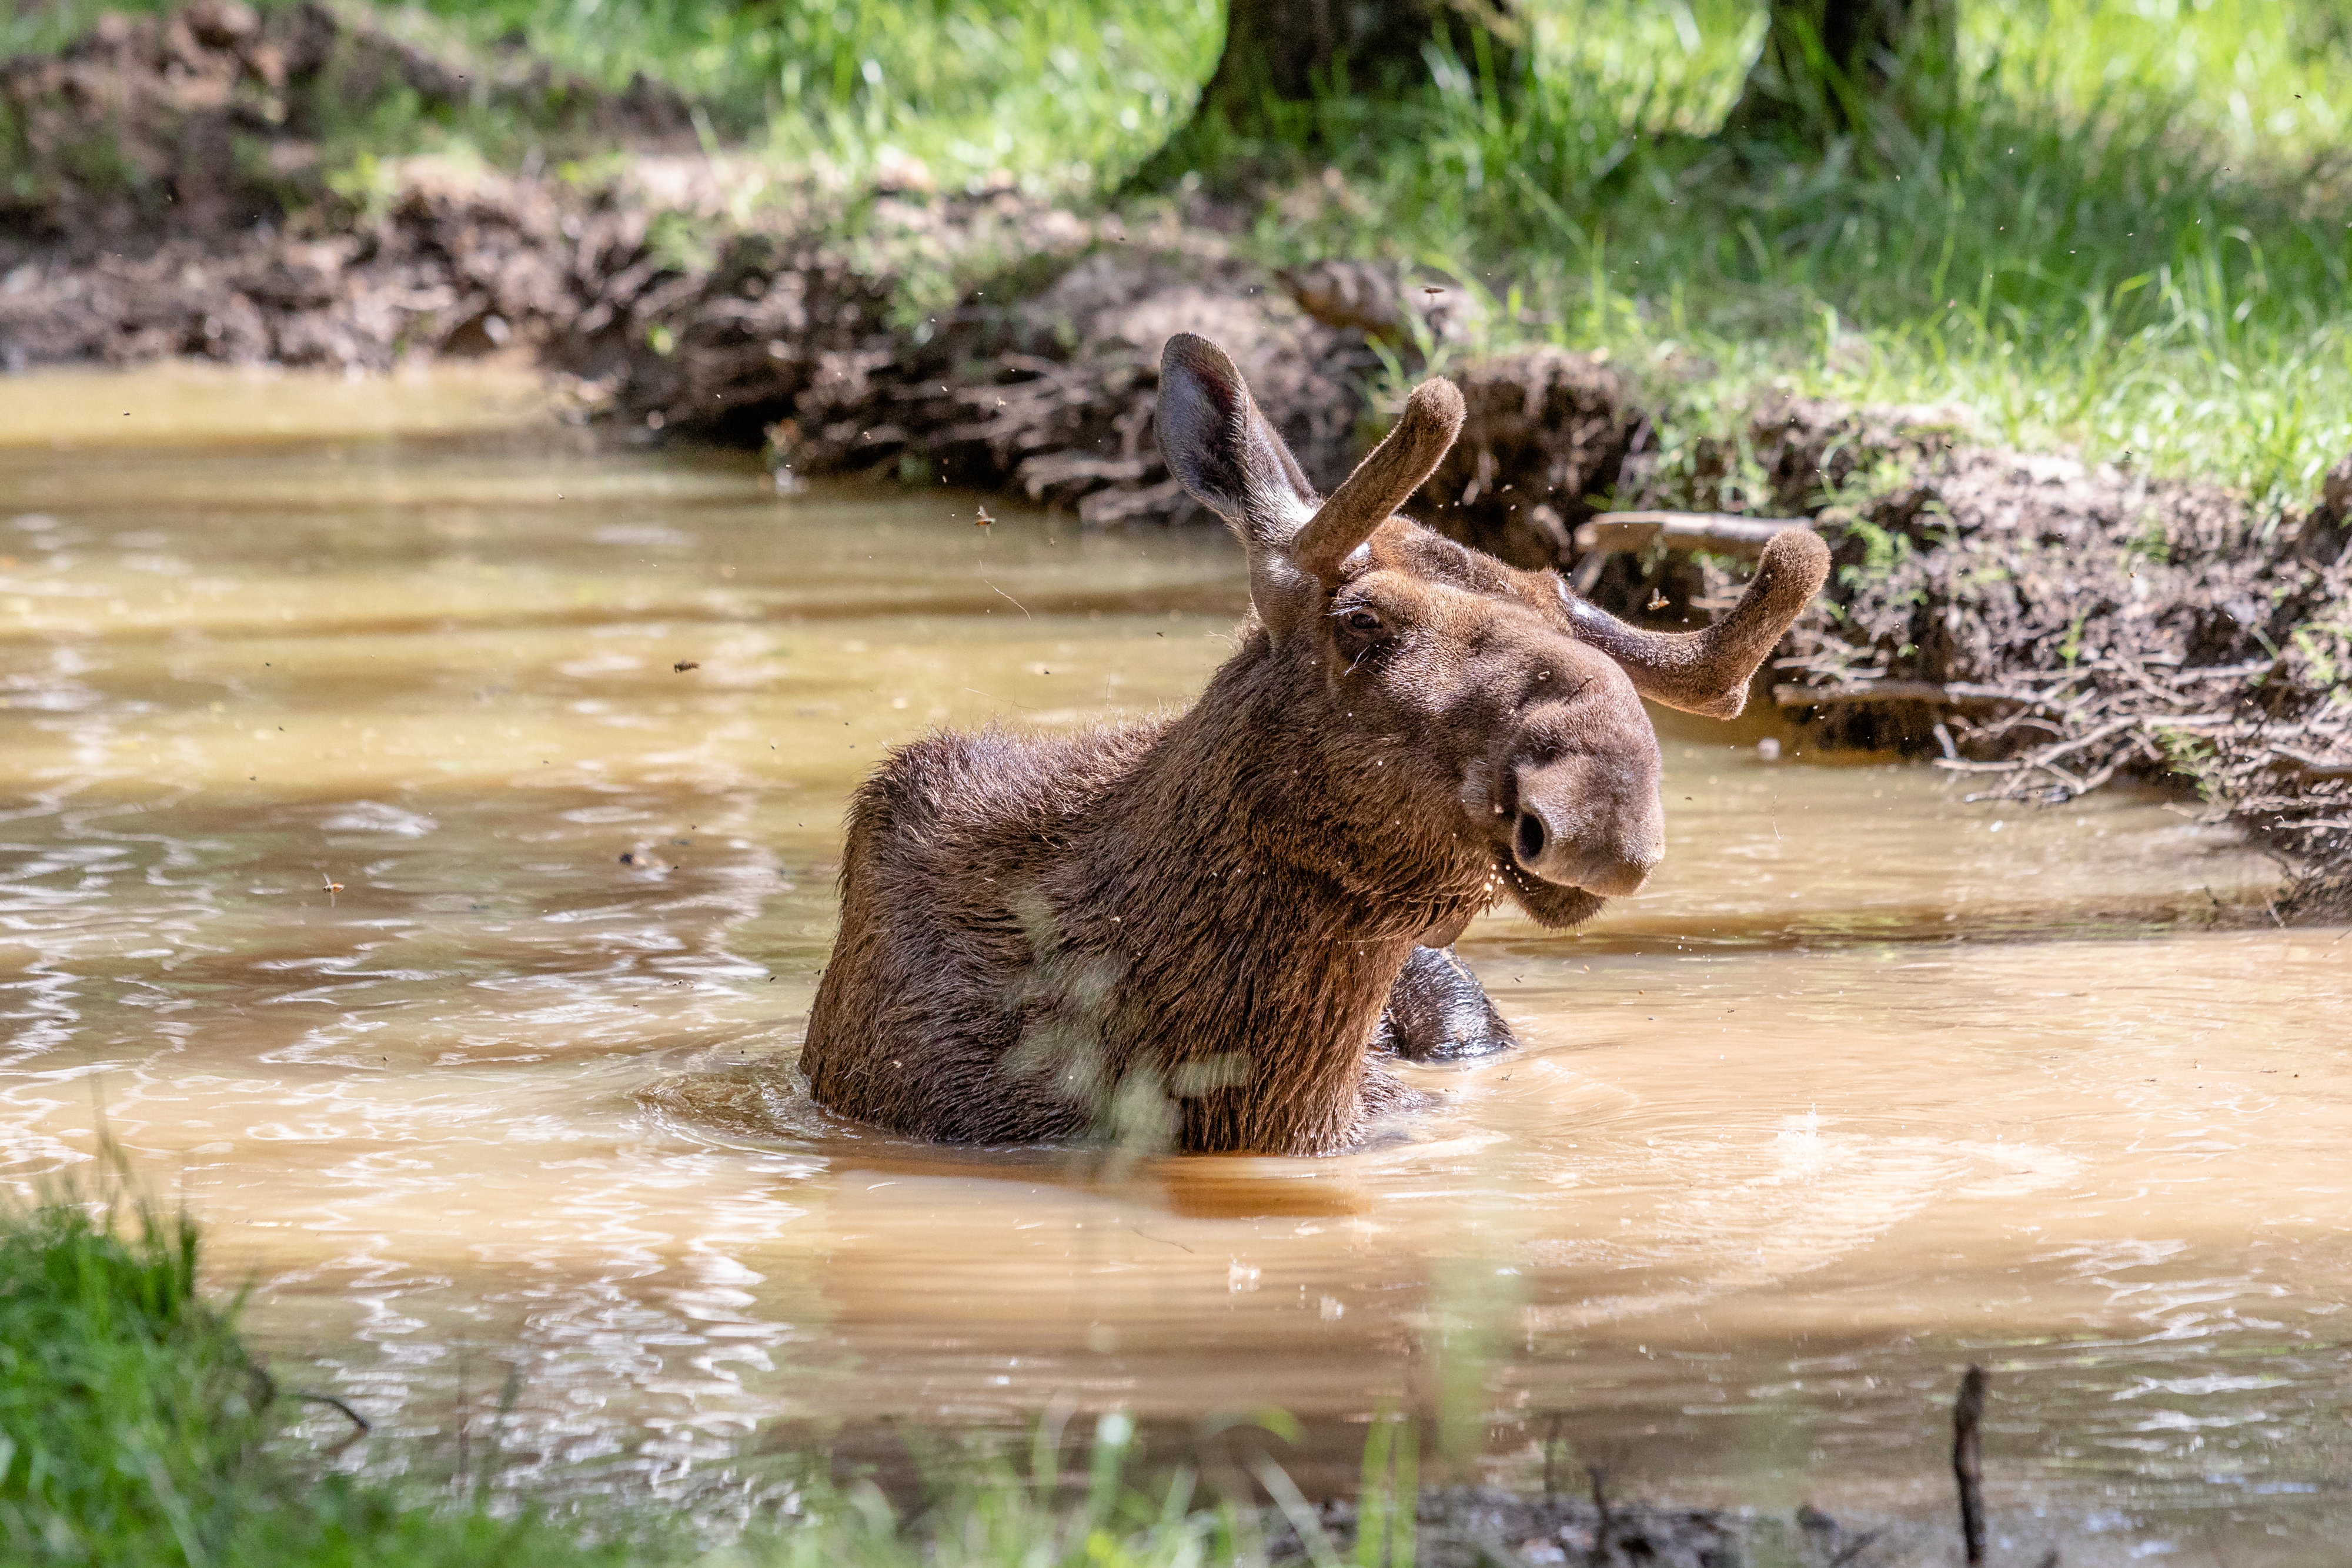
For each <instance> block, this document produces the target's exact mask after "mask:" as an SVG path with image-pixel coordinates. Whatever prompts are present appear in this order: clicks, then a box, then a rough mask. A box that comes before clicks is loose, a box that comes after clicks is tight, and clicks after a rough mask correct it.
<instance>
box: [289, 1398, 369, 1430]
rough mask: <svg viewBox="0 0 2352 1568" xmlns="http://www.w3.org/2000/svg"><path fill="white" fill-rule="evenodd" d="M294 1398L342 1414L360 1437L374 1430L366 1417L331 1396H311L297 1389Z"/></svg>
mask: <svg viewBox="0 0 2352 1568" xmlns="http://www.w3.org/2000/svg"><path fill="white" fill-rule="evenodd" d="M294 1397H295V1398H297V1399H301V1400H305V1401H308V1402H309V1403H310V1404H312V1405H324V1406H328V1407H329V1408H331V1409H334V1410H339V1411H341V1412H342V1414H343V1416H345V1418H347V1419H348V1420H349V1421H350V1422H351V1424H352V1426H354V1427H358V1428H359V1434H358V1435H359V1436H361V1437H365V1436H367V1435H368V1434H369V1433H370V1432H373V1431H374V1430H375V1427H373V1425H371V1424H370V1423H369V1421H368V1418H367V1417H366V1416H362V1415H361V1414H360V1413H359V1412H358V1411H356V1410H354V1409H352V1407H351V1406H349V1405H346V1404H344V1403H343V1402H342V1401H341V1400H340V1399H338V1398H336V1397H335V1396H333V1395H331V1394H312V1393H310V1392H308V1391H306V1390H303V1389H299V1388H298V1389H296V1390H295V1391H294Z"/></svg>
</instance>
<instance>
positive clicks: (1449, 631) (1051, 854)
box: [801, 334, 1829, 1155]
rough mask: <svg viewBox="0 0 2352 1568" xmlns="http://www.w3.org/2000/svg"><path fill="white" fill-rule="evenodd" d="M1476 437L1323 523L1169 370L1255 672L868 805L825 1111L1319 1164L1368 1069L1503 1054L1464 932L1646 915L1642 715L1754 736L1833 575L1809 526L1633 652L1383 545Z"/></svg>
mask: <svg viewBox="0 0 2352 1568" xmlns="http://www.w3.org/2000/svg"><path fill="white" fill-rule="evenodd" d="M1463 417H1464V409H1463V402H1462V395H1461V393H1460V392H1459V391H1457V390H1456V389H1455V388H1454V385H1453V384H1452V383H1451V382H1445V381H1442V380H1433V381H1430V382H1424V383H1423V384H1422V385H1421V386H1419V387H1418V388H1416V389H1415V390H1414V391H1413V392H1412V395H1411V396H1410V398H1409V399H1408V400H1407V402H1406V403H1405V407H1404V412H1403V414H1402V418H1400V420H1399V421H1398V423H1397V424H1396V426H1395V427H1394V429H1392V430H1391V432H1390V434H1389V435H1388V436H1387V438H1386V439H1385V440H1383V441H1382V442H1381V444H1379V445H1378V446H1377V447H1376V448H1374V449H1373V451H1372V452H1371V453H1370V455H1368V456H1366V457H1365V458H1364V460H1363V461H1362V463H1361V464H1360V465H1359V466H1358V467H1357V468H1356V470H1355V472H1354V473H1352V474H1351V475H1349V476H1348V478H1347V479H1346V480H1345V481H1344V482H1343V483H1342V484H1341V485H1340V486H1339V488H1338V489H1337V490H1335V491H1333V492H1332V494H1331V496H1330V497H1329V498H1328V499H1320V500H1318V497H1317V496H1316V495H1315V492H1314V490H1313V489H1312V488H1311V487H1310V486H1309V485H1308V483H1307V476H1306V475H1305V473H1304V471H1303V470H1302V469H1301V468H1300V467H1299V465H1298V463H1297V459H1295V458H1294V457H1293V456H1292V455H1291V454H1290V451H1289V449H1288V448H1287V447H1286V445H1284V444H1283V442H1282V438H1281V437H1280V436H1279V435H1278V434H1276V432H1275V430H1274V428H1273V426H1272V425H1271V424H1270V423H1268V422H1267V421H1266V419H1265V415H1264V414H1263V413H1261V412H1260V411H1259V409H1258V408H1257V406H1256V404H1255V402H1253V400H1252V399H1251V397H1250V393H1249V389H1248V388H1247V386H1246V385H1244V382H1243V379H1242V376H1241V373H1240V371H1237V370H1236V369H1235V368H1234V363H1233V361H1231V360H1230V359H1228V358H1227V357H1226V355H1225V354H1224V353H1223V351H1222V350H1219V349H1218V348H1216V347H1215V346H1214V345H1213V344H1212V343H1210V342H1209V341H1208V340H1205V339H1202V338H1197V337H1193V336H1191V335H1189V334H1185V335H1180V336H1178V337H1175V338H1173V339H1171V340H1170V341H1169V343H1168V345H1167V348H1166V350H1165V351H1164V354H1163V357H1162V361H1161V366H1160V401H1159V410H1158V422H1159V430H1160V445H1161V448H1162V450H1163V451H1164V453H1165V454H1166V456H1167V459H1168V464H1169V466H1170V467H1171V469H1172V470H1173V471H1174V473H1175V475H1176V476H1177V478H1178V479H1180V480H1181V482H1182V484H1183V486H1184V487H1185V488H1186V489H1187V490H1188V491H1189V492H1190V493H1191V494H1192V496H1193V497H1195V498H1196V499H1198V500H1199V501H1200V502H1201V503H1202V505H1203V506H1205V507H1209V508H1210V509H1211V510H1213V511H1214V512H1216V513H1218V514H1219V515H1221V516H1222V517H1223V518H1224V519H1225V520H1226V521H1227V522H1228V523H1229V524H1230V526H1231V527H1232V528H1234V531H1235V532H1236V533H1237V534H1238V535H1239V536H1240V538H1241V541H1242V543H1243V545H1244V548H1245V550H1246V552H1247V556H1248V564H1249V591H1250V606H1251V608H1250V612H1249V613H1248V615H1247V616H1246V617H1245V618H1244V621H1243V622H1242V624H1241V627H1240V630H1239V632H1238V634H1237V636H1236V639H1235V641H1236V646H1235V650H1234V653H1233V655H1232V657H1231V658H1229V659H1227V660H1226V662H1225V663H1224V664H1223V666H1222V667H1220V668H1219V669H1218V671H1217V672H1216V674H1214V675H1213V677H1212V678H1211V680H1210V682H1209V685H1208V688H1207V690H1206V691H1204V692H1203V693H1202V695H1201V698H1200V700H1199V701H1198V702H1196V703H1195V704H1194V705H1193V706H1192V708H1191V709H1190V710H1188V711H1186V712H1184V713H1182V714H1181V715H1178V716H1174V717H1171V718H1157V719H1149V720H1144V721H1141V722H1138V723H1130V724H1123V725H1118V726H1109V727H1101V728H1096V729H1091V730H1088V731H1086V732H1084V733H1080V734H1073V735H1065V736H1036V735H1021V734H1013V733H1008V732H1005V731H1003V730H998V729H993V728H992V729H989V730H987V731H983V732H982V733H978V734H971V733H953V732H950V733H937V734H933V735H931V736H929V737H925V738H923V739H920V740H918V741H915V742H913V743H912V744H910V745H908V746H906V747H902V748H901V749H899V750H898V751H897V752H895V753H894V754H892V756H891V757H890V758H888V759H887V761H886V762H885V763H884V764H883V765H882V767H881V768H879V769H878V770H877V772H876V773H875V774H874V775H873V776H872V777H871V778H869V779H866V782H865V783H864V785H863V786H862V787H861V788H860V789H859V790H858V792H857V794H856V800H855V801H854V803H853V805H852V807H851V810H850V815H849V826H848V838H847V844H846V848H845V853H844V858H843V863H842V872H841V894H842V908H841V932H840V936H839V938H838V941H837V944H836V946H835V949H834V953H833V956H832V959H831V961H830V963H829V964H828V965H827V966H826V968H825V972H824V980H823V981H822V983H821V984H820V985H819V987H818V989H817V996H816V1002H815V1006H814V1010H813V1011H812V1013H811V1015H810V1019H809V1029H808V1041H807V1045H806V1048H805V1050H804V1051H803V1055H802V1057H801V1065H802V1070H803V1072H804V1073H805V1074H806V1077H807V1080H808V1084H809V1088H810V1091H811V1092H812V1093H813V1094H814V1097H815V1099H816V1100H817V1102H818V1103H821V1104H823V1105H824V1106H825V1107H827V1108H828V1109H830V1110H832V1111H834V1112H835V1113H839V1114H842V1115H844V1116H847V1117H851V1118H854V1119H856V1120H859V1121H863V1122H867V1123H873V1124H880V1125H882V1126H884V1127H888V1128H892V1129H895V1130H897V1131H898V1132H901V1133H905V1134H913V1135H916V1136H919V1137H923V1138H928V1139H932V1140H937V1141H942V1142H953V1143H983V1144H1020V1143H1043V1142H1054V1141H1061V1140H1067V1139H1076V1138H1087V1137H1097V1138H1100V1137H1114V1138H1119V1139H1140V1140H1144V1141H1146V1142H1148V1143H1150V1145H1152V1146H1155V1147H1159V1148H1172V1149H1176V1150H1181V1151H1190V1152H1247V1153H1257V1154H1272V1155H1326V1154H1332V1153H1336V1152H1340V1151H1344V1150H1347V1149H1349V1148H1350V1147H1352V1146H1355V1145H1358V1144H1359V1143H1360V1141H1361V1140H1362V1138H1363V1137H1364V1135H1365V1133H1366V1129H1367V1125H1368V1124H1369V1123H1370V1120H1371V1119H1372V1118H1374V1117H1376V1116H1378V1115H1380V1114H1381V1113H1383V1112H1385V1111H1391V1110H1394V1109H1398V1108H1400V1107H1402V1106H1406V1105H1409V1104H1411V1103H1413V1102H1414V1101H1415V1100H1416V1099H1417V1098H1418V1097H1417V1096H1416V1095H1415V1094H1414V1093H1413V1092H1412V1091H1411V1090H1410V1089H1408V1088H1407V1087H1406V1086H1405V1084H1404V1083H1403V1082H1402V1081H1401V1080H1399V1079H1398V1078H1396V1077H1395V1076H1394V1075H1393V1074H1391V1073H1390V1072H1387V1071H1383V1070H1382V1069H1381V1066H1380V1065H1379V1063H1378V1061H1376V1060H1375V1058H1376V1057H1378V1056H1381V1055H1383V1054H1387V1053H1390V1052H1393V1053H1395V1054H1397V1055H1400V1056H1403V1057H1407V1058H1413V1057H1427V1056H1433V1055H1446V1054H1452V1053H1454V1051H1458V1050H1459V1049H1461V1047H1462V1046H1463V1045H1464V1044H1466V1045H1468V1046H1470V1047H1473V1048H1497V1047H1500V1046H1502V1045H1506V1044H1507V1043H1509V1034H1508V1030H1507V1029H1506V1028H1505V1027H1504V1026H1503V1025H1502V1024H1501V1021H1500V1019H1498V1018H1496V1016H1495V1015H1494V1013H1493V1011H1492V1009H1491V1008H1490V1007H1489V1006H1488V1005H1487V1003H1486V998H1485V994H1484V992H1483V991H1481V990H1480V989H1479V988H1478V987H1477V985H1476V982H1475V979H1474V978H1473V977H1470V976H1469V974H1468V972H1467V971H1466V970H1465V969H1463V968H1462V967H1460V966H1459V964H1458V963H1456V962H1454V959H1453V957H1452V955H1451V953H1450V951H1448V950H1447V949H1450V946H1451V945H1452V943H1453V942H1454V938H1455V936H1457V935H1458V934H1459V933H1460V932H1461V931H1462V930H1463V928H1464V927H1465V925H1467V924H1468V923H1469V921H1470V918H1471V917H1472V916H1473V915H1475V914H1476V913H1477V912H1478V911H1479V910H1481V909H1482V908H1485V907H1486V906H1487V905H1489V904H1495V903H1497V902H1499V901H1501V900H1502V899H1505V898H1508V899H1509V900H1511V901H1513V902H1514V903H1516V904H1517V905H1518V906H1519V907H1520V908H1521V909H1523V910H1525V911H1526V912H1527V913H1528V915H1531V916H1533V917H1534V918H1535V919H1536V920H1537V921H1538V922H1539V923H1540V924H1542V925H1546V926H1551V927H1562V926H1569V925H1575V924H1576V923H1578V922H1579V921H1581V920H1584V919H1587V918H1588V917H1590V916H1591V915H1592V914H1593V913H1594V912H1595V911H1596V910H1598V909H1600V908H1601V905H1602V904H1603V902H1604V901H1605V900H1607V899H1609V898H1612V897H1621V896H1623V895H1625V894H1631V893H1633V892H1634V891H1635V890H1636V889H1638V888H1639V887H1641V885H1642V883H1643V880H1644V879H1645V878H1647V876H1648V875H1649V873H1650V872H1651V870H1652V869H1653V868H1654V866H1656V864H1657V863H1658V860H1659V857H1660V856H1661V854H1662V853H1663V852H1664V805H1663V804H1662V802H1661V800H1660V796H1659V771H1660V759H1659V754H1658V741H1657V735H1656V732H1655V731H1654V729H1653V727H1651V724H1650V720H1649V716H1648V715H1647V714H1646V713H1645V712H1644V710H1643V706H1642V704H1641V701H1640V699H1641V698H1642V697H1643V696H1647V697H1650V698H1652V699H1654V700H1655V701H1658V702H1660V703H1663V704H1665V705H1666V706H1671V707H1675V708H1681V709H1684V710H1685V711H1688V712H1692V713H1699V714H1706V715H1711V716H1717V717H1729V716H1733V715H1736V714H1737V713H1738V711H1739V710H1740V707H1741V706H1742V705H1743V703H1744V702H1745V699H1746V696H1747V689H1748V679H1749V677H1750V676H1751V675H1752V674H1754V672H1755V670H1756V667H1757V665H1758V664H1759V663H1760V662H1761V661H1762V660H1763V658H1764V656H1765V655H1766V654H1767V653H1769V652H1770V650H1771V648H1772V646H1773V645H1774V644H1775V643H1778V642H1779V641H1780V636H1781V634H1782V633H1783V632H1786V631H1787V630H1788V627H1789V624H1790V622H1792V621H1793V620H1795V619H1796V617H1797V616H1798V614H1799V613H1800V612H1802V611H1803V609H1804V607H1805V605H1806V604H1807V603H1808V602H1809V601H1811V598H1812V596H1813V594H1814V593H1815V592H1816V591H1818V590H1819V589H1820V587H1821V585H1822V579H1823V578H1824V576H1825V575H1826V573H1827V571H1828V567H1829V554H1828V550H1827V549H1826V548H1825V547H1824V546H1823V544H1822V541H1821V539H1820V538H1819V537H1818V536H1816V535H1814V534H1812V533H1811V532H1810V531H1808V530H1804V529H1791V530H1790V531H1788V532H1784V533H1782V534H1780V536H1778V537H1777V538H1774V539H1773V540H1772V541H1771V542H1770V544H1769V546H1768V547H1767V548H1766V549H1765V551H1764V554H1763V559H1762V560H1761V562H1760V563H1759V567H1758V569H1757V572H1756V575H1755V578H1754V580H1752V581H1751V582H1750V583H1749V585H1748V590H1747V591H1746V593H1745V594H1744V596H1743V597H1742V598H1741V600H1740V601H1739V603H1738V606H1737V607H1736V608H1734V609H1733V610H1732V611H1731V612H1730V613H1729V614H1728V615H1727V616H1725V617H1724V618H1723V619H1722V620H1720V621H1718V622H1715V623H1714V624H1713V625H1711V626H1708V627H1707V628H1706V629H1704V630H1702V631H1698V632H1685V633H1662V632H1649V631H1644V630H1640V629H1637V628H1634V627H1632V626H1629V625H1627V624H1625V623H1624V622H1621V621H1618V620H1616V619H1615V618H1613V617H1612V616H1610V615H1609V614H1607V613H1606V612H1602V611H1601V610H1600V609H1598V608H1597V607H1595V606H1594V605H1592V604H1590V603H1588V602H1586V601H1583V600H1582V599H1580V597H1578V596H1577V595H1575V594H1574V593H1572V592H1571V591H1570V590H1569V588H1568V587H1567V585H1566V584H1565V583H1564V582H1563V581H1562V580H1561V579H1560V577H1559V573H1557V572H1556V571H1550V570H1545V571H1524V570H1517V569H1515V568H1512V567H1509V566H1507V565H1505V564H1504V563H1503V562H1501V561H1499V560H1496V559H1494V558H1492V557H1490V556H1486V555H1484V554H1481V553H1479V552H1477V551H1475V550H1472V549H1467V548H1465V547H1464V546H1462V545H1460V544H1457V543H1455V542H1454V541H1453V540H1451V539H1448V538H1444V536H1443V535H1440V534H1438V533H1436V532H1433V530H1431V529H1429V528H1423V527H1422V526H1420V525H1419V524H1416V523H1413V522H1411V521H1409V520H1407V519H1405V518H1403V517H1398V516H1396V515H1395V514H1396V510H1397V508H1398V507H1401V506H1402V505H1403V504H1404V503H1405V501H1406V500H1407V499H1408V498H1409V497H1411V496H1412V494H1413V493H1414V492H1415V491H1416V490H1418V489H1419V488H1420V487H1421V486H1422V485H1423V483H1424V482H1425V481H1426V480H1427V479H1428V477H1429V476H1430V475H1431V473H1432V472H1433V471H1434V470H1435V468H1436V466H1437V465H1438V462H1439V460H1440V459H1441V458H1443V457H1444V455H1445V453H1446V451H1447V449H1448V448H1449V447H1451V446H1452V444H1454V438H1455V436H1456V435H1457V434H1459V433H1460V431H1461V427H1462V422H1463Z"/></svg>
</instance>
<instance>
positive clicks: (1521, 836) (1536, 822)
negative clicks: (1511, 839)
mask: <svg viewBox="0 0 2352 1568" xmlns="http://www.w3.org/2000/svg"><path fill="white" fill-rule="evenodd" d="M1547 836H1548V835H1547V834H1546V832H1545V831H1544V821H1543V819H1542V818H1541V817H1538V816H1537V815H1536V814H1535V813H1534V812H1533V811H1521V812H1520V813H1519V832H1518V839H1517V842H1516V843H1515V844H1514V845H1513V847H1514V848H1515V849H1516V850H1517V852H1518V856H1519V863H1520V864H1521V865H1525V866H1531V865H1533V864H1535V863H1536V862H1538V861H1539V860H1541V859H1543V852H1544V840H1545V838H1546V837H1547Z"/></svg>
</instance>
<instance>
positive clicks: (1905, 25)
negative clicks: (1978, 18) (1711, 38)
mask: <svg viewBox="0 0 2352 1568" xmlns="http://www.w3.org/2000/svg"><path fill="white" fill-rule="evenodd" d="M1770 5H1771V13H1770V19H1769V22H1768V24H1767V26H1766V28H1765V33H1764V48H1763V52H1762V53H1760V54H1759V55H1758V56H1757V57H1756V64H1755V66H1754V68H1751V69H1750V70H1749V71H1748V84H1747V86H1746V87H1745V88H1744V89H1742V90H1741V92H1740V95H1739V102H1738V105H1736V106H1735V107H1734V108H1733V110H1732V111H1731V117H1730V119H1729V120H1727V121H1725V124H1724V131H1725V132H1726V134H1727V135H1730V136H1734V137H1744V138H1768V137H1769V138H1794V139H1796V140H1798V141H1807V142H1811V143H1813V144H1815V145H1821V144H1823V143H1826V142H1828V141H1831V140H1832V139H1833V138H1836V137H1841V136H1859V135H1865V134H1868V133H1869V132H1871V131H1873V130H1874V129H1876V128H1878V126H1879V124H1880V122H1882V121H1883V120H1888V119H1892V120H1895V121H1896V122H1899V123H1903V124H1908V125H1912V126H1915V127H1916V126H1918V125H1921V124H1923V123H1925V121H1926V120H1927V119H1928V118H1931V117H1932V116H1933V115H1934V114H1935V113H1936V112H1937V110H1941V109H1942V108H1944V107H1945V106H1947V105H1948V103H1949V101H1950V97H1951V94H1952V92H1953V89H1954V88H1955V86H1956V83H1957V80H1958V52H1959V3H1958V0H1770Z"/></svg>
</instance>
